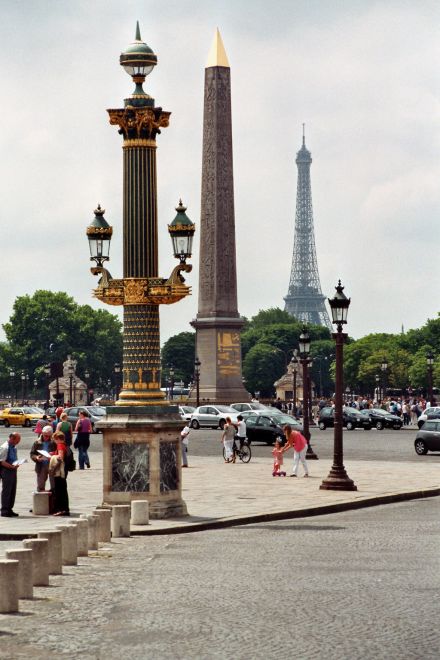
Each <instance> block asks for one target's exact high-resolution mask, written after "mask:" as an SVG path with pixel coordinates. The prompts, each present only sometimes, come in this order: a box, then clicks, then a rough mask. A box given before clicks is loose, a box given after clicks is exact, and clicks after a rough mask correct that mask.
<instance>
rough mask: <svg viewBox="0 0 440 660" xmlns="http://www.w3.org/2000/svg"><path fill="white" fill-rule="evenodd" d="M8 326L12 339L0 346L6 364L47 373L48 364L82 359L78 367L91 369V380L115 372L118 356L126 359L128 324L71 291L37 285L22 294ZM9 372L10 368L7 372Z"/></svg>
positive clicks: (5, 366) (0, 360)
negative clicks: (83, 301)
mask: <svg viewBox="0 0 440 660" xmlns="http://www.w3.org/2000/svg"><path fill="white" fill-rule="evenodd" d="M3 329H4V331H5V334H6V338H7V344H6V345H4V346H3V347H2V351H0V370H2V372H3V369H5V370H6V371H7V373H9V370H10V369H13V370H14V371H15V372H16V373H17V374H18V372H19V371H20V370H25V371H26V372H27V373H28V374H29V376H30V379H33V374H36V375H37V379H38V378H39V376H41V378H43V376H42V373H43V367H44V365H45V364H48V363H50V362H62V361H64V360H65V359H66V357H67V355H68V354H70V355H72V356H73V357H74V358H75V359H77V360H78V366H77V372H78V374H79V375H82V374H83V373H84V370H85V369H86V368H87V369H88V370H89V372H90V379H89V382H90V383H94V384H97V383H98V382H99V381H100V380H102V381H107V379H109V378H112V377H113V369H114V364H115V362H119V363H121V362H122V333H121V329H122V324H121V322H120V321H119V319H118V318H117V317H116V316H115V315H113V314H110V313H109V312H107V311H106V310H101V309H100V310H94V309H92V307H90V306H89V305H78V304H77V303H76V302H75V301H74V299H73V298H71V297H70V296H68V295H67V294H66V293H63V292H57V293H53V292H52V291H44V290H40V291H36V292H35V293H34V295H32V296H29V295H25V296H19V297H18V298H17V299H16V300H15V303H14V306H13V311H12V315H11V317H10V319H9V322H8V323H5V324H4V326H3ZM3 373H4V372H3Z"/></svg>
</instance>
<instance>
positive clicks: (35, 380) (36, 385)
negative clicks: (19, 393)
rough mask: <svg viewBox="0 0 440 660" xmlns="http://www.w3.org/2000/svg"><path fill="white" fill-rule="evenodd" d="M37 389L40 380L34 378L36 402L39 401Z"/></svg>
mask: <svg viewBox="0 0 440 660" xmlns="http://www.w3.org/2000/svg"><path fill="white" fill-rule="evenodd" d="M37 387H38V380H37V379H36V378H34V399H35V401H36V400H37Z"/></svg>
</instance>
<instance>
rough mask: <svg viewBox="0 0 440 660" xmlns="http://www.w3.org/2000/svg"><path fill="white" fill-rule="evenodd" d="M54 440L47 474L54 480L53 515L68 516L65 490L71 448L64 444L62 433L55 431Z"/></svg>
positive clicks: (67, 501) (67, 498)
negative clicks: (54, 443) (54, 450)
mask: <svg viewBox="0 0 440 660" xmlns="http://www.w3.org/2000/svg"><path fill="white" fill-rule="evenodd" d="M53 439H54V441H55V442H56V446H57V449H56V452H55V453H54V454H53V456H52V458H51V459H50V463H49V474H50V475H51V476H52V477H53V480H54V490H53V494H54V498H55V501H54V513H53V515H54V516H70V510H69V494H68V492H67V473H68V470H67V466H66V463H67V454H68V453H69V452H70V453H72V450H71V449H70V447H68V446H67V445H66V439H65V437H64V433H62V432H61V431H56V432H55V433H54V434H53Z"/></svg>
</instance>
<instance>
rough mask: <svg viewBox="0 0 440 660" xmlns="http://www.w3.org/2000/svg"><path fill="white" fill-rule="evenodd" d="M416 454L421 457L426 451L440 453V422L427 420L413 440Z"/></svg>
mask: <svg viewBox="0 0 440 660" xmlns="http://www.w3.org/2000/svg"><path fill="white" fill-rule="evenodd" d="M414 449H415V450H416V454H418V455H419V456H423V454H427V453H428V451H440V421H435V420H433V419H428V420H426V422H425V423H424V424H423V428H422V429H420V431H419V432H418V433H417V435H416V439H415V440H414Z"/></svg>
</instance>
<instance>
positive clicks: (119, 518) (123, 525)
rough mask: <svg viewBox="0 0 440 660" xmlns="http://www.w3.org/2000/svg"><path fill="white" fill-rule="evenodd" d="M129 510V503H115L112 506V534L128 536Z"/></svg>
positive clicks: (115, 536)
mask: <svg viewBox="0 0 440 660" xmlns="http://www.w3.org/2000/svg"><path fill="white" fill-rule="evenodd" d="M130 510H131V507H130V505H129V504H115V506H112V536H113V537H114V538H117V537H120V536H130Z"/></svg>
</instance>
